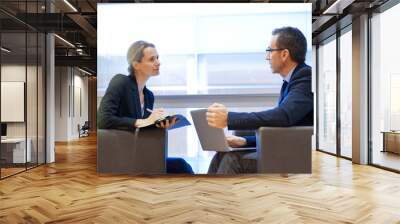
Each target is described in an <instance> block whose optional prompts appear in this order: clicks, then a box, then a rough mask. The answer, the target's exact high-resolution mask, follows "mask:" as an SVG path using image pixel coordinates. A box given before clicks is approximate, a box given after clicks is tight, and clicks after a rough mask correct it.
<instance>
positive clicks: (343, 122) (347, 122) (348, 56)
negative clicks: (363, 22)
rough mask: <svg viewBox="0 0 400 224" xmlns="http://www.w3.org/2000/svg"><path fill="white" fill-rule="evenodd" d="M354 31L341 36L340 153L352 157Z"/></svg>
mask: <svg viewBox="0 0 400 224" xmlns="http://www.w3.org/2000/svg"><path fill="white" fill-rule="evenodd" d="M351 48H352V33H351V30H350V31H348V32H346V33H344V34H343V35H341V36H340V154H341V155H342V156H345V157H348V158H351V157H352V149H351V145H352V142H351V141H352V96H353V94H352V77H353V75H352V74H353V71H352V49H351Z"/></svg>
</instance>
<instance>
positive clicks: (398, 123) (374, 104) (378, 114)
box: [371, 5, 400, 170]
mask: <svg viewBox="0 0 400 224" xmlns="http://www.w3.org/2000/svg"><path fill="white" fill-rule="evenodd" d="M398 21H400V5H396V6H394V7H392V8H390V9H388V10H387V11H384V12H383V13H381V14H376V15H374V16H373V17H372V19H371V23H372V24H371V25H372V27H371V29H372V37H371V40H372V49H371V53H372V54H371V57H372V58H371V59H372V74H371V91H372V93H371V121H372V125H371V135H372V163H373V164H376V165H380V166H384V167H388V168H391V169H396V170H400V156H399V154H396V153H393V151H395V152H396V151H397V149H399V147H400V145H399V142H400V141H399V139H400V132H396V131H400V104H399V99H398V96H399V95H400V68H399V66H398V54H399V52H400V45H399V44H398V40H399V38H400V34H399V32H397V31H396V29H393V28H394V27H397V23H398ZM392 131H393V132H394V133H391V132H392ZM385 132H386V133H385ZM385 137H387V138H385ZM396 139H397V140H396ZM399 153H400V152H399Z"/></svg>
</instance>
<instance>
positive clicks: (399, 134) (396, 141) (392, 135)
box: [382, 131, 400, 154]
mask: <svg viewBox="0 0 400 224" xmlns="http://www.w3.org/2000/svg"><path fill="white" fill-rule="evenodd" d="M382 133H383V152H393V153H397V154H400V131H388V132H382Z"/></svg>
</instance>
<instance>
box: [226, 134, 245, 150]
mask: <svg viewBox="0 0 400 224" xmlns="http://www.w3.org/2000/svg"><path fill="white" fill-rule="evenodd" d="M226 141H227V142H228V145H229V146H230V147H232V148H240V147H244V146H246V145H247V141H246V139H245V138H243V137H239V136H234V135H229V136H226Z"/></svg>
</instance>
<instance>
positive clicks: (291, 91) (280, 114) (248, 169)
mask: <svg viewBox="0 0 400 224" xmlns="http://www.w3.org/2000/svg"><path fill="white" fill-rule="evenodd" d="M272 35H273V36H272V39H271V42H270V46H269V47H268V48H267V50H266V60H268V61H269V64H270V66H271V70H272V72H273V73H278V74H279V75H280V76H281V77H282V79H283V84H282V88H281V91H280V96H279V100H278V104H277V106H276V107H274V108H272V109H270V110H264V111H260V112H251V113H237V112H228V110H227V108H226V107H225V106H224V105H222V104H218V103H214V104H212V105H211V106H209V107H208V110H207V122H208V124H209V125H210V126H212V127H215V128H225V127H228V129H230V130H256V129H258V128H259V127H263V126H274V127H289V126H308V125H310V126H311V125H313V107H314V101H313V94H312V92H311V67H310V66H308V65H306V64H305V63H304V61H305V57H306V52H307V40H306V38H305V37H304V35H303V33H302V32H301V31H300V30H299V29H297V28H293V27H282V28H279V29H275V30H274V31H273V32H272ZM227 141H228V144H229V146H231V147H255V146H256V139H255V136H245V137H239V136H227ZM288 141H290V139H288ZM251 153H253V154H254V150H253V151H252V150H247V151H233V152H217V153H216V154H215V156H214V158H213V159H212V161H211V164H210V167H209V170H208V173H209V174H236V173H255V172H257V163H256V160H251V159H250V160H249V159H244V158H246V157H249V155H250V154H251Z"/></svg>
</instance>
